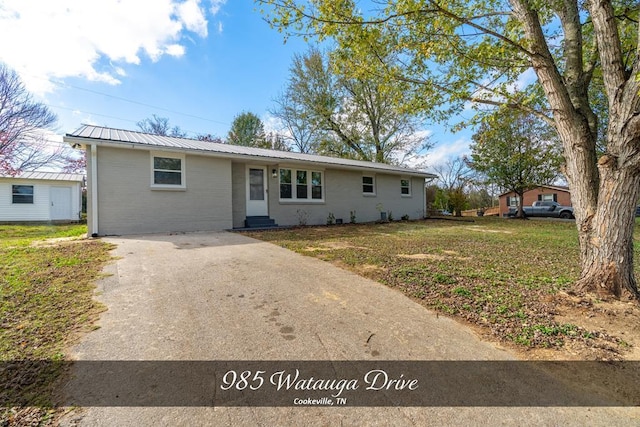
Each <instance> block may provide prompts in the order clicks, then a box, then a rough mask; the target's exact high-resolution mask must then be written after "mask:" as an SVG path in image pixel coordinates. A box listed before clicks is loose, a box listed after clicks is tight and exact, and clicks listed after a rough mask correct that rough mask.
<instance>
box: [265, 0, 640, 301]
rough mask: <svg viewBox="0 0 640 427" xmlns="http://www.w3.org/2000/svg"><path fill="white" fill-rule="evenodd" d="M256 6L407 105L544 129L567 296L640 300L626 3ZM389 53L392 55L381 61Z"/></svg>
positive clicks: (414, 1)
mask: <svg viewBox="0 0 640 427" xmlns="http://www.w3.org/2000/svg"><path fill="white" fill-rule="evenodd" d="M259 1H261V2H262V3H268V4H270V5H272V6H273V7H272V8H270V13H271V15H270V16H269V20H270V22H271V23H272V25H274V26H276V27H278V28H279V29H281V30H283V31H285V32H286V33H287V34H288V35H291V34H296V33H304V34H307V35H309V34H311V35H314V34H315V35H317V36H319V37H320V39H324V38H328V37H331V38H332V39H333V41H334V43H335V44H336V45H338V46H339V47H340V48H343V49H346V50H348V52H349V55H348V61H344V64H345V66H344V68H345V69H347V70H349V71H350V72H352V73H353V72H355V70H357V69H360V68H362V67H363V66H366V65H367V64H369V63H376V62H377V63H380V62H384V67H386V76H387V77H388V78H393V79H397V80H399V81H403V82H407V83H409V84H411V85H412V87H413V88H414V91H415V95H417V96H416V97H415V98H414V102H413V106H414V108H416V109H419V110H422V111H438V112H439V114H441V115H445V116H447V115H450V114H452V113H455V112H457V111H460V110H461V109H462V108H464V107H465V106H467V105H469V104H468V103H469V102H471V103H472V104H471V105H472V106H474V107H475V108H476V109H477V111H478V113H479V114H482V112H483V111H482V110H483V108H481V107H482V106H508V107H510V108H515V109H520V110H523V111H525V112H529V113H531V114H535V115H536V116H537V117H539V118H540V119H542V120H545V121H546V122H547V123H549V124H551V125H553V126H554V127H555V128H556V130H557V132H558V135H559V137H560V139H561V141H562V145H563V152H564V153H563V154H564V160H565V165H564V175H565V177H566V179H567V182H568V184H569V187H570V189H571V197H572V202H573V205H574V208H575V215H576V226H577V229H578V237H579V239H578V240H579V244H580V260H581V274H580V278H579V280H578V282H577V283H576V290H578V291H587V292H594V293H597V294H599V295H602V296H607V295H608V296H620V295H621V293H622V291H623V289H624V290H626V291H628V292H630V293H631V295H633V296H634V297H636V298H640V293H639V292H638V288H637V285H636V281H635V277H634V273H633V228H634V223H635V222H634V204H635V202H636V200H638V197H639V196H640V150H638V149H637V147H638V146H640V114H638V111H640V95H639V89H640V79H639V78H638V70H639V67H640V60H639V59H640V58H639V52H638V49H637V48H638V46H637V45H638V36H637V35H638V25H639V24H638V22H639V19H638V15H639V13H638V5H637V2H636V1H631V0H619V1H616V2H615V4H614V2H612V1H610V0H585V1H578V0H562V1H530V0H508V1H507V0H503V1H501V0H497V1H490V0H470V1H466V0H465V1H460V0H442V1H437V2H436V1H434V0H406V1H402V2H394V3H388V5H387V7H386V8H385V7H379V6H378V5H377V4H376V3H375V2H373V4H372V7H371V9H365V8H364V7H363V6H362V5H360V4H358V5H356V4H355V2H353V1H351V0H346V1H341V2H338V3H336V2H334V1H332V0H317V1H313V2H302V1H296V0H259ZM389 51H394V52H396V53H398V55H399V56H396V57H395V58H398V59H397V60H395V61H393V62H391V61H385V58H388V57H389V56H388V52H389ZM529 70H532V71H533V73H528V71H529ZM529 74H535V77H536V79H535V81H534V82H532V83H530V81H529V80H528V78H527V77H528V76H529ZM603 122H604V123H606V125H604V126H603V125H602V123H603ZM603 127H604V129H603ZM600 137H602V138H601V139H599V138H600ZM600 141H602V144H599V142H600ZM599 147H600V148H601V150H599ZM599 156H600V157H599Z"/></svg>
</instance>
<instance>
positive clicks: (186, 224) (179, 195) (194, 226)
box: [88, 147, 232, 235]
mask: <svg viewBox="0 0 640 427" xmlns="http://www.w3.org/2000/svg"><path fill="white" fill-rule="evenodd" d="M156 152H157V151H154V153H156ZM89 154H90V153H89ZM89 158H90V155H89ZM88 163H90V162H88ZM97 163H98V165H97V166H98V168H97V182H98V234H100V235H114V234H138V233H162V232H180V231H201V230H221V229H229V228H231V227H232V197H231V191H232V186H231V175H232V174H231V161H230V160H228V159H217V158H212V157H205V156H191V155H186V157H185V160H184V180H185V181H184V182H185V183H186V188H185V189H183V190H177V189H176V190H161V189H152V188H151V173H152V171H151V152H150V151H147V150H140V149H121V148H111V147H98V148H97ZM88 174H89V175H88V176H89V188H90V189H91V187H92V182H91V176H92V174H91V167H89V169H88ZM88 200H89V203H88V205H89V206H90V205H91V194H89V199H88ZM88 217H89V218H91V212H89V215H88ZM89 230H92V228H89Z"/></svg>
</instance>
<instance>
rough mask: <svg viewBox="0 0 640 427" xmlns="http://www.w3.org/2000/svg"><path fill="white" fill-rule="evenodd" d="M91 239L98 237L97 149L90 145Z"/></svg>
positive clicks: (94, 145)
mask: <svg viewBox="0 0 640 427" xmlns="http://www.w3.org/2000/svg"><path fill="white" fill-rule="evenodd" d="M90 147H91V230H89V234H90V235H91V237H98V151H97V150H98V147H97V146H96V144H91V145H90Z"/></svg>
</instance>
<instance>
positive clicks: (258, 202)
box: [247, 166, 269, 216]
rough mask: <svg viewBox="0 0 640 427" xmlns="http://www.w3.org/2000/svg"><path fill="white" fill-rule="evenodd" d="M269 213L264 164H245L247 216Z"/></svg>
mask: <svg viewBox="0 0 640 427" xmlns="http://www.w3.org/2000/svg"><path fill="white" fill-rule="evenodd" d="M267 215H269V201H268V199H267V168H266V166H247V216H267Z"/></svg>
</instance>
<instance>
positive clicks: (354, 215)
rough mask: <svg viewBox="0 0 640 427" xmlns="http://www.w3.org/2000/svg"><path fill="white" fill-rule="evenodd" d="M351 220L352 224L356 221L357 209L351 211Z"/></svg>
mask: <svg viewBox="0 0 640 427" xmlns="http://www.w3.org/2000/svg"><path fill="white" fill-rule="evenodd" d="M349 222H350V223H351V224H355V223H356V211H349Z"/></svg>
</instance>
